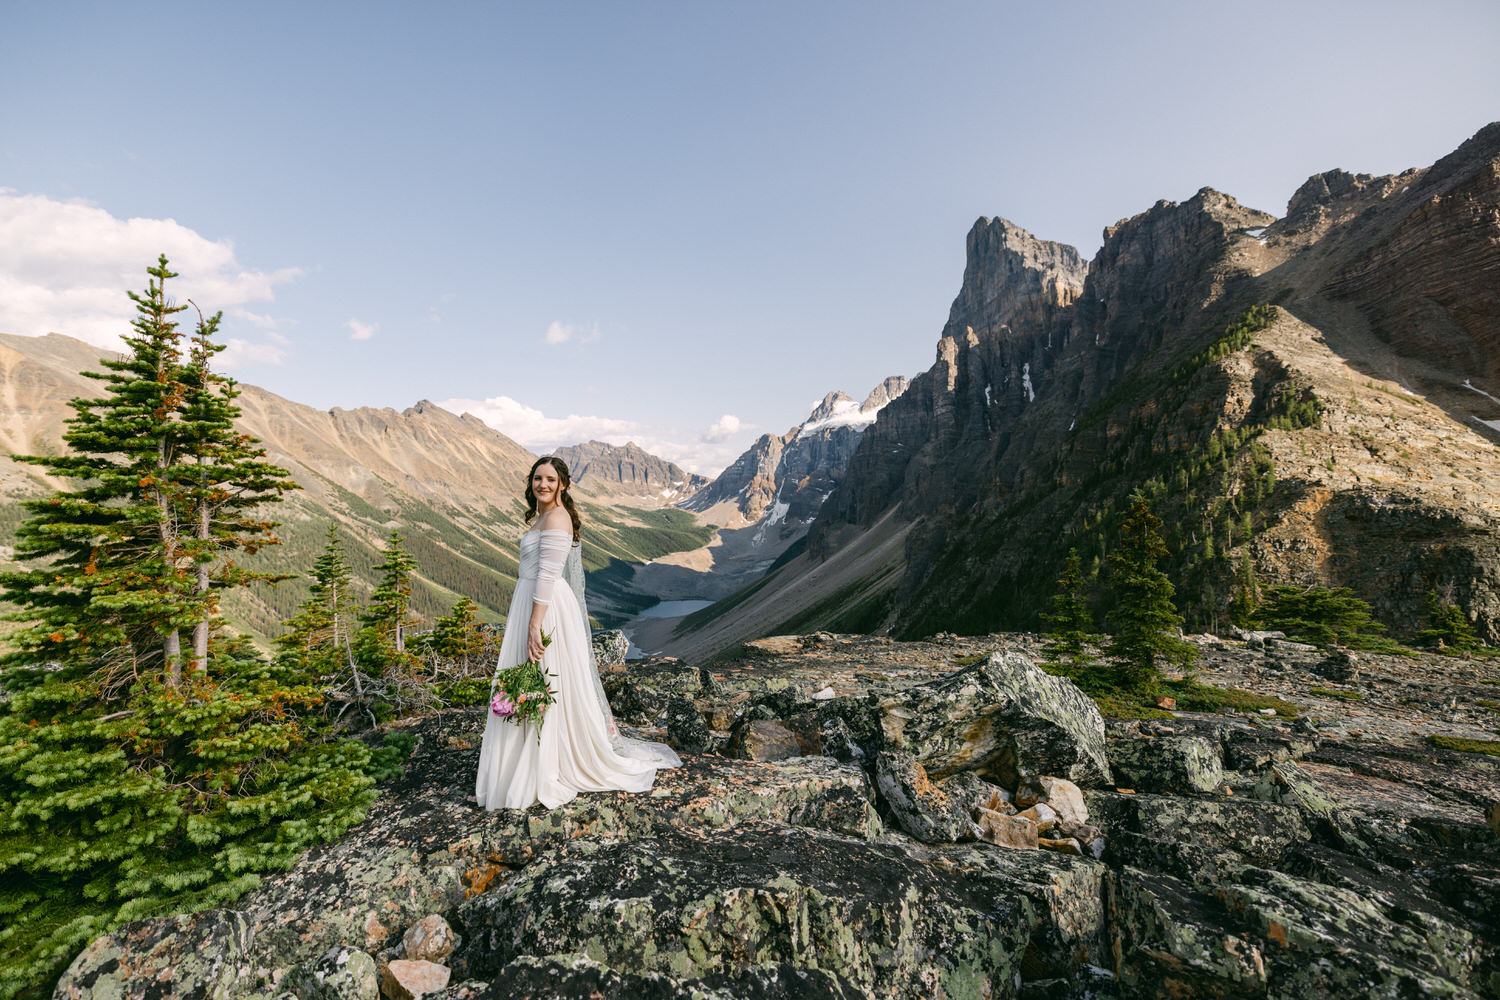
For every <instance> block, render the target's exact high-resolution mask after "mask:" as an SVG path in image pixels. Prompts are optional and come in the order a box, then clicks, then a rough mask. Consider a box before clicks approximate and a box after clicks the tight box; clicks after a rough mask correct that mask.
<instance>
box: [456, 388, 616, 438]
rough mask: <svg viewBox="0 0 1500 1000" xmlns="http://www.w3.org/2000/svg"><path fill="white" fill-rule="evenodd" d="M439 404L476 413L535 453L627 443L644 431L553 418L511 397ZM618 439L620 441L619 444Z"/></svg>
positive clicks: (608, 421)
mask: <svg viewBox="0 0 1500 1000" xmlns="http://www.w3.org/2000/svg"><path fill="white" fill-rule="evenodd" d="M438 405H439V406H441V407H442V408H443V409H445V410H450V411H452V412H454V413H472V414H474V416H476V417H478V418H479V419H480V420H483V421H484V422H485V423H487V424H489V425H490V426H491V427H493V428H495V430H497V431H499V432H500V433H501V434H504V435H505V436H506V437H508V438H511V439H512V440H515V441H517V442H519V443H521V444H523V445H525V446H526V447H527V448H530V449H531V450H532V451H536V450H537V449H538V448H541V449H546V448H554V447H556V446H558V445H561V444H577V443H578V442H580V441H588V440H590V439H595V440H600V441H609V442H610V443H611V444H616V443H618V444H624V443H625V440H627V439H628V438H629V435H631V434H632V433H635V432H636V431H638V430H640V425H639V424H637V423H635V422H634V421H631V420H619V419H616V418H614V417H594V416H580V415H579V414H576V413H574V414H569V415H568V416H566V417H549V416H547V415H546V414H544V413H542V411H541V410H538V409H536V408H534V407H530V406H527V405H526V404H525V403H522V402H519V401H517V400H514V399H511V398H510V397H509V396H491V397H490V398H489V399H449V400H445V401H444V402H441V403H439V404H438ZM614 438H620V440H619V441H615V440H613V439H614Z"/></svg>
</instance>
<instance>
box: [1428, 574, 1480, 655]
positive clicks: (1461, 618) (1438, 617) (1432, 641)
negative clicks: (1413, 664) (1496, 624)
mask: <svg viewBox="0 0 1500 1000" xmlns="http://www.w3.org/2000/svg"><path fill="white" fill-rule="evenodd" d="M1423 607H1424V610H1425V611H1426V612H1427V627H1426V628H1424V629H1422V630H1421V631H1419V632H1418V633H1417V634H1416V635H1414V636H1412V641H1413V642H1415V643H1418V644H1419V645H1423V646H1430V647H1432V648H1434V649H1437V650H1441V651H1442V652H1444V653H1449V654H1452V653H1463V652H1467V651H1469V650H1473V649H1478V648H1479V647H1480V646H1481V645H1482V643H1480V641H1479V637H1478V636H1477V635H1475V634H1474V626H1472V625H1470V624H1469V619H1468V618H1467V617H1466V616H1465V615H1464V609H1463V608H1461V607H1459V606H1458V605H1456V604H1444V603H1443V602H1441V601H1439V600H1438V595H1437V591H1436V590H1429V591H1428V592H1427V597H1426V599H1425V600H1424V601H1423Z"/></svg>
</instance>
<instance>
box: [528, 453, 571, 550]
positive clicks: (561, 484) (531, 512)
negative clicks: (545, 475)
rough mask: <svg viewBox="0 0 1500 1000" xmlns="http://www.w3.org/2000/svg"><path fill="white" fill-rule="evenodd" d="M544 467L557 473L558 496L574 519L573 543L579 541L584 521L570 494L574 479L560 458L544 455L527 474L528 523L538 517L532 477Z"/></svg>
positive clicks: (533, 464) (532, 465)
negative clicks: (550, 467)
mask: <svg viewBox="0 0 1500 1000" xmlns="http://www.w3.org/2000/svg"><path fill="white" fill-rule="evenodd" d="M544 465H550V466H552V468H553V469H554V470H555V471H556V472H557V495H558V498H559V499H561V500H562V505H563V509H564V510H566V511H567V512H568V517H570V518H572V519H573V541H575V542H576V541H578V529H580V528H582V527H583V521H581V520H579V517H578V508H577V507H575V506H573V494H571V493H569V492H568V487H569V486H571V485H573V480H572V478H571V477H570V476H569V475H568V466H567V463H565V462H564V461H563V460H562V459H560V458H554V457H553V456H551V455H543V456H542V457H541V458H539V459H537V460H536V461H535V462H533V463H531V471H530V472H528V473H526V523H527V524H530V523H531V520H532V518H534V517H536V494H535V493H533V492H532V491H531V477H532V476H535V475H536V470H537V469H540V468H541V467H542V466H544Z"/></svg>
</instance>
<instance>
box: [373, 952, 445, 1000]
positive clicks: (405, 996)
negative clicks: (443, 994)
mask: <svg viewBox="0 0 1500 1000" xmlns="http://www.w3.org/2000/svg"><path fill="white" fill-rule="evenodd" d="M452 975H453V970H451V969H449V968H448V967H447V966H445V965H438V964H437V963H435V962H423V961H417V960H412V959H405V958H398V959H396V960H395V961H393V962H391V963H390V964H389V965H387V966H386V967H385V972H384V973H383V974H382V975H381V977H380V994H381V996H383V997H385V1000H417V998H418V997H421V996H424V995H426V994H428V993H436V992H437V991H438V990H440V989H442V988H443V987H444V986H447V985H448V979H449V977H450V976H452Z"/></svg>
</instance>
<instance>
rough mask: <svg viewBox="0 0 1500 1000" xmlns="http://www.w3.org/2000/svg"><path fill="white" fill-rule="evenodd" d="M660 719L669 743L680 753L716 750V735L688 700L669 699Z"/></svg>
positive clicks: (677, 697)
mask: <svg viewBox="0 0 1500 1000" xmlns="http://www.w3.org/2000/svg"><path fill="white" fill-rule="evenodd" d="M659 718H660V720H661V725H662V727H663V728H664V729H666V731H667V742H668V743H669V744H671V746H672V749H674V750H676V751H677V752H678V753H707V752H708V751H710V750H712V749H713V748H714V742H715V741H714V734H713V732H712V731H711V730H710V729H709V728H708V723H707V722H704V721H703V713H702V712H700V711H698V707H697V706H696V705H694V704H693V703H692V702H690V701H688V700H687V699H686V698H683V697H680V696H677V695H674V696H672V697H670V698H668V699H667V700H666V704H665V705H663V706H662V712H661V715H660V716H659Z"/></svg>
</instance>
